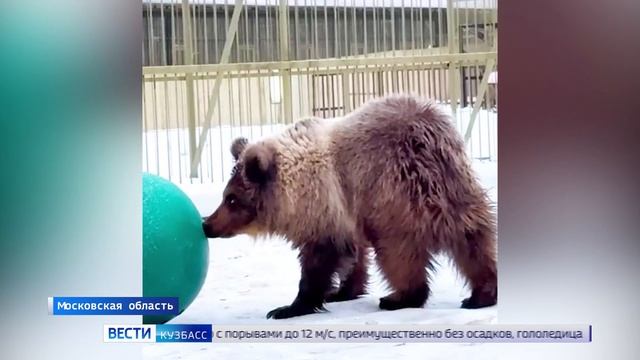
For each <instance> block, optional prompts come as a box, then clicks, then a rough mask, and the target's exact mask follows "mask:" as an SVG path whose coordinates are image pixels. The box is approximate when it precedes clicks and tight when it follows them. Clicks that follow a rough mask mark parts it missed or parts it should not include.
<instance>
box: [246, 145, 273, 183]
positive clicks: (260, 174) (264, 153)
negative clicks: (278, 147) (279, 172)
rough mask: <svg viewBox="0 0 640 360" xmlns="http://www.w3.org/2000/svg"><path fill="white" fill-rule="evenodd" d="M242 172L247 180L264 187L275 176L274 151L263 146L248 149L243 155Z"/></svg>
mask: <svg viewBox="0 0 640 360" xmlns="http://www.w3.org/2000/svg"><path fill="white" fill-rule="evenodd" d="M244 172H245V176H246V177H247V180H249V181H251V182H252V183H255V184H258V185H264V184H266V183H267V182H269V181H270V180H272V179H273V178H274V176H275V172H276V161H275V151H274V150H273V149H271V148H269V147H267V146H266V145H264V144H257V145H253V146H251V147H249V148H248V149H247V151H246V152H245V154H244Z"/></svg>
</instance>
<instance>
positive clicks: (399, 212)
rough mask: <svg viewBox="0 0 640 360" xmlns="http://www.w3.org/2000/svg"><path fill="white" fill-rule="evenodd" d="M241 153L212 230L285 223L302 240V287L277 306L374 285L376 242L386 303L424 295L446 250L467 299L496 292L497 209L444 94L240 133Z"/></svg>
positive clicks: (263, 228)
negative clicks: (370, 274)
mask: <svg viewBox="0 0 640 360" xmlns="http://www.w3.org/2000/svg"><path fill="white" fill-rule="evenodd" d="M232 153H233V155H234V157H235V158H236V161H237V163H236V168H235V169H234V174H233V176H232V178H231V180H230V182H229V184H228V186H227V188H226V189H225V193H224V201H223V203H222V204H221V205H220V207H219V208H218V210H216V212H215V213H214V214H213V215H211V216H210V217H209V218H208V219H207V220H206V221H205V223H204V224H203V227H204V229H205V232H206V234H207V236H209V237H218V236H233V235H236V234H240V233H248V234H251V235H253V236H263V235H281V236H284V237H285V238H286V239H288V240H289V241H290V242H291V243H292V244H293V246H294V247H295V248H298V249H299V250H300V256H299V257H300V262H301V267H302V274H301V280H300V284H299V293H298V296H297V297H296V299H295V300H294V301H293V303H292V304H291V305H288V306H283V307H281V308H277V309H274V310H273V311H271V312H270V313H269V314H268V317H273V318H288V317H292V316H297V315H303V314H308V313H311V312H314V311H317V310H318V309H321V308H322V305H323V303H324V302H325V301H341V300H349V299H354V298H356V297H358V296H360V295H362V294H364V293H365V289H366V283H367V267H368V255H367V253H368V249H369V248H373V251H374V253H375V259H376V261H377V263H378V265H379V267H380V269H381V271H382V273H383V274H384V276H385V278H386V279H387V281H388V282H389V284H390V286H391V287H392V288H393V290H394V291H393V292H392V293H391V294H389V295H388V296H386V297H384V298H381V299H380V308H382V309H388V310H393V309H400V308H405V307H421V306H423V305H424V303H425V301H426V299H427V296H428V294H429V286H428V282H427V279H428V277H427V269H428V268H429V269H432V261H433V257H434V255H435V254H438V253H447V254H449V255H450V256H451V258H452V259H453V260H454V262H455V263H456V264H457V266H458V268H459V269H460V271H461V273H462V274H463V275H464V276H465V277H466V279H468V281H469V284H470V287H471V297H469V298H468V299H466V300H464V301H463V302H462V307H464V308H478V307H484V306H490V305H494V304H495V303H496V301H497V300H496V299H497V271H496V233H495V227H496V226H495V218H494V214H493V212H492V209H491V207H490V203H489V200H488V198H487V196H486V194H485V192H484V191H483V189H482V188H481V186H480V185H479V183H478V181H477V180H476V178H475V177H474V174H473V172H472V170H471V168H470V164H469V161H468V159H467V156H466V154H465V151H464V144H463V142H462V140H461V138H460V136H459V134H458V133H457V132H456V130H455V129H454V127H453V125H452V123H451V119H450V118H449V117H447V116H446V115H445V114H444V113H442V112H441V111H440V110H439V109H438V108H437V106H436V105H435V104H433V103H431V102H429V101H425V100H421V99H418V98H415V97H411V96H405V95H398V96H391V97H387V98H383V99H378V100H374V101H371V102H369V103H367V104H365V105H364V106H363V107H361V108H359V109H357V110H356V111H354V112H353V113H351V114H349V115H347V116H345V117H343V118H339V119H333V120H322V119H315V118H313V119H306V120H303V121H300V122H298V123H296V124H295V125H293V126H292V127H290V128H289V129H288V130H286V131H285V132H284V133H283V134H281V135H279V136H276V137H272V138H268V139H266V140H263V141H261V142H258V143H255V144H247V142H246V140H244V139H237V140H236V141H235V142H234V144H233V146H232ZM336 275H337V277H338V280H339V285H338V286H333V282H332V278H333V277H334V276H336Z"/></svg>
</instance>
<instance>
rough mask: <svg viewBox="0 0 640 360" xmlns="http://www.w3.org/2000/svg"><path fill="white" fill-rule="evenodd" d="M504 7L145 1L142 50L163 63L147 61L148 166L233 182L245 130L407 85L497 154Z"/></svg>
mask: <svg viewBox="0 0 640 360" xmlns="http://www.w3.org/2000/svg"><path fill="white" fill-rule="evenodd" d="M436 3H437V4H436ZM495 5H496V3H495V1H480V0H477V1H467V0H464V1H462V0H461V1H435V0H434V1H427V0H425V1H417V0H414V1H411V0H405V1H397V0H393V1H391V0H387V1H382V0H380V1H376V0H371V1H368V0H367V1H349V0H347V1H346V2H345V1H337V0H336V1H334V2H331V1H330V0H326V1H325V0H322V1H321V2H320V1H311V0H308V1H306V2H305V1H302V0H299V1H291V0H290V1H288V2H287V1H261V0H258V1H256V2H255V3H251V2H250V1H249V2H248V3H247V2H244V1H236V2H235V3H233V4H231V3H225V2H221V1H220V0H201V1H182V2H173V3H170V2H168V1H164V2H162V1H156V2H153V3H151V2H145V3H144V10H143V15H144V17H145V24H146V25H145V26H146V27H147V31H146V36H145V42H144V43H143V48H145V49H147V51H146V52H145V54H146V55H145V56H146V57H145V63H147V64H149V65H153V66H146V67H144V68H143V88H142V91H143V102H144V104H143V130H144V133H143V145H144V149H143V167H144V170H145V171H148V172H152V173H156V174H159V175H161V176H164V177H167V178H169V179H171V180H173V181H176V182H216V183H217V182H223V181H224V180H226V178H227V177H228V175H229V173H230V170H231V167H232V162H231V158H230V154H229V153H228V148H229V146H230V143H231V141H232V140H233V139H234V138H235V137H237V136H241V135H242V136H245V137H248V138H250V139H256V138H259V137H261V136H266V135H268V134H271V133H274V132H279V131H281V130H282V128H283V127H284V126H286V125H287V124H290V123H292V122H293V121H295V119H298V118H301V117H306V116H319V117H336V116H341V115H344V114H346V113H348V112H350V111H352V110H353V109H355V108H356V107H358V106H360V105H361V104H362V103H364V102H366V101H367V100H369V99H371V98H374V97H379V96H384V95H386V94H390V93H398V92H405V93H414V94H418V95H422V96H425V97H429V98H433V99H435V100H436V101H437V102H439V103H441V104H442V105H443V106H444V107H445V108H446V109H447V111H450V112H451V114H452V115H453V118H454V119H455V121H456V126H457V127H458V129H459V130H460V132H461V134H463V135H464V136H465V138H466V140H467V144H468V150H469V153H470V155H471V156H472V157H474V158H485V159H492V160H495V159H496V157H497V106H496V105H497V103H496V100H497V99H496V96H495V84H493V81H490V78H491V76H490V75H491V74H492V73H493V72H494V71H495V64H496V61H497V57H496V44H497V31H496V29H497V24H496V20H495V19H496V17H495V10H496V9H495ZM167 14H171V15H170V16H168V15H167ZM177 14H180V15H179V16H178V15H177ZM182 14H189V16H188V17H185V18H184V19H185V20H184V21H183V18H182ZM435 19H438V20H435ZM447 19H449V20H447ZM212 24H214V25H212ZM222 24H224V25H222ZM267 24H269V25H267ZM273 24H275V25H273ZM399 24H400V25H399ZM387 25H388V26H387ZM162 29H164V30H162ZM168 29H172V30H171V32H169V31H168ZM180 29H181V30H180ZM241 29H244V30H241ZM222 30H224V31H222ZM266 31H269V33H270V34H269V35H267V34H266V33H265V32H266ZM159 33H160V34H161V36H158V35H157V34H159ZM222 34H224V35H222ZM216 44H218V45H216ZM243 49H244V50H243ZM251 49H253V50H251ZM265 49H269V50H265ZM304 49H307V50H308V51H307V50H304ZM310 49H312V50H310ZM321 49H324V50H321ZM245 50H246V52H244V54H245V55H246V54H252V55H251V56H248V55H246V56H245V55H242V54H243V51H245ZM180 51H182V53H181V52H180ZM189 54H191V55H189ZM269 54H270V55H269Z"/></svg>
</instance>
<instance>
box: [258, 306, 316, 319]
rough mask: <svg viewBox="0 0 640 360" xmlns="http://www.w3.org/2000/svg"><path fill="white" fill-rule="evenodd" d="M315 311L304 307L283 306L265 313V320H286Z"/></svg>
mask: <svg viewBox="0 0 640 360" xmlns="http://www.w3.org/2000/svg"><path fill="white" fill-rule="evenodd" d="M316 311H317V309H315V308H313V307H311V306H305V305H297V304H296V305H293V304H292V305H285V306H280V307H279V308H275V309H273V310H271V311H269V312H268V313H267V319H271V318H273V319H276V320H277V319H288V318H291V317H294V316H301V315H308V314H313V313H315V312H316Z"/></svg>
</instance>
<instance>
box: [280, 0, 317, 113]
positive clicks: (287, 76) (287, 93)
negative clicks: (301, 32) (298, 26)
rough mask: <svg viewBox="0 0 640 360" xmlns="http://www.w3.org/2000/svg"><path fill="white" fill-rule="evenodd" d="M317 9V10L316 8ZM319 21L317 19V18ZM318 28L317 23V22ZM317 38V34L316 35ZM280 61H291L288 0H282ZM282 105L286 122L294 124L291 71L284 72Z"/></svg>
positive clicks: (288, 69) (285, 70)
mask: <svg viewBox="0 0 640 360" xmlns="http://www.w3.org/2000/svg"><path fill="white" fill-rule="evenodd" d="M316 9H317V8H316ZM316 15H317V14H316ZM316 20H317V18H316ZM316 26H317V22H316ZM316 37H317V34H316ZM280 61H289V8H288V6H287V0H280ZM281 95H282V99H281V100H284V101H283V102H282V103H283V104H284V109H283V112H284V121H285V123H286V124H291V123H292V117H293V116H292V115H293V114H292V109H291V69H290V68H287V69H284V70H282V92H281Z"/></svg>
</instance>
